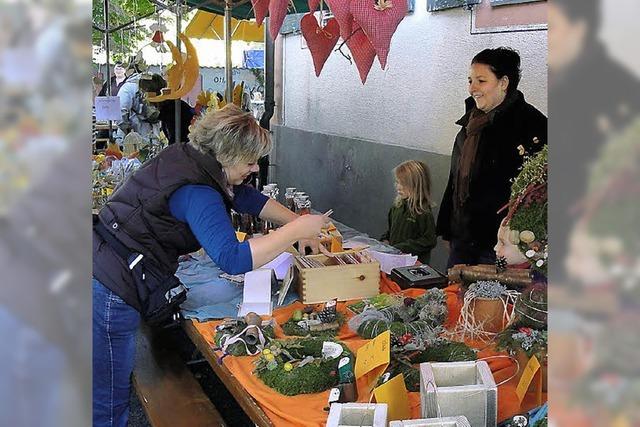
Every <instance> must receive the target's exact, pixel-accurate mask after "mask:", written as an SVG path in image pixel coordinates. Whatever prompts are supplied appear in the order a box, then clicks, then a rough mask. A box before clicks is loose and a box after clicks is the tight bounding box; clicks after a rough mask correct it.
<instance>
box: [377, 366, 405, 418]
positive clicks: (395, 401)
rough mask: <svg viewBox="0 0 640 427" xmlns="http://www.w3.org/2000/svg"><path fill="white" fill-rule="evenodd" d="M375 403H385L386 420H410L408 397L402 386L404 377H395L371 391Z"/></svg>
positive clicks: (403, 385)
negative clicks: (386, 407)
mask: <svg viewBox="0 0 640 427" xmlns="http://www.w3.org/2000/svg"><path fill="white" fill-rule="evenodd" d="M373 394H374V395H375V397H376V402H377V403H386V404H387V406H388V409H387V419H388V420H389V421H393V420H406V419H409V418H411V410H410V408H409V395H408V393H407V388H406V387H405V384H404V375H402V374H400V375H396V376H395V377H393V378H392V379H390V380H389V381H387V382H386V383H384V384H382V385H381V386H379V387H376V388H375V389H374V390H373Z"/></svg>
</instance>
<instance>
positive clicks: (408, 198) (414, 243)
mask: <svg viewBox="0 0 640 427" xmlns="http://www.w3.org/2000/svg"><path fill="white" fill-rule="evenodd" d="M393 174H394V176H395V185H396V191H397V193H398V195H397V197H396V200H395V202H394V204H393V206H392V207H391V209H389V224H388V229H387V232H386V233H384V234H383V235H382V237H381V238H380V240H382V241H383V242H385V243H389V244H391V245H392V246H394V247H396V248H397V249H399V250H401V251H402V252H404V253H410V254H413V255H417V256H418V259H419V260H420V261H421V262H423V263H428V262H429V260H430V258H431V249H433V248H434V247H435V245H436V231H435V229H436V226H435V221H434V219H433V214H432V213H431V204H432V203H431V176H430V173H429V168H428V167H427V165H425V164H424V163H422V162H419V161H417V160H409V161H406V162H404V163H401V164H400V165H398V166H396V167H395V168H394V169H393Z"/></svg>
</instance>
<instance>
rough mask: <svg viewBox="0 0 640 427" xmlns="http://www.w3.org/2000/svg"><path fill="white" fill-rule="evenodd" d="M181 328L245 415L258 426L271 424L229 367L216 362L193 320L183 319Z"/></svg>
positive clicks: (214, 355) (216, 357)
mask: <svg viewBox="0 0 640 427" xmlns="http://www.w3.org/2000/svg"><path fill="white" fill-rule="evenodd" d="M183 328H184V330H185V332H186V333H187V335H188V336H189V338H190V339H191V341H192V342H193V344H195V346H196V347H197V348H198V350H200V352H201V353H202V354H203V355H204V357H205V359H207V362H208V363H209V365H210V366H211V368H212V369H213V372H215V374H216V375H217V376H218V378H220V380H221V381H222V382H223V383H224V385H225V386H227V389H228V390H229V392H231V394H232V395H233V397H234V398H235V399H236V402H238V404H239V405H240V407H241V408H242V410H244V412H245V413H246V414H247V416H248V417H249V418H251V421H253V422H254V423H255V424H256V425H257V426H259V427H263V426H273V423H272V422H271V420H270V419H269V418H268V417H267V415H266V414H265V413H264V411H263V410H262V409H261V408H260V406H259V405H258V404H257V403H256V401H255V400H254V399H253V398H252V397H251V395H250V394H249V393H248V392H247V390H245V389H244V387H242V384H240V383H239V382H238V380H237V379H236V378H235V377H234V376H233V374H232V373H231V372H230V371H229V369H227V367H226V366H224V365H221V364H219V363H218V362H217V360H218V356H217V355H216V353H215V352H214V351H213V348H211V346H210V345H209V343H208V342H207V340H205V339H204V337H203V336H202V335H200V333H199V332H198V330H197V329H196V327H195V326H194V324H193V321H192V320H185V321H184V322H183Z"/></svg>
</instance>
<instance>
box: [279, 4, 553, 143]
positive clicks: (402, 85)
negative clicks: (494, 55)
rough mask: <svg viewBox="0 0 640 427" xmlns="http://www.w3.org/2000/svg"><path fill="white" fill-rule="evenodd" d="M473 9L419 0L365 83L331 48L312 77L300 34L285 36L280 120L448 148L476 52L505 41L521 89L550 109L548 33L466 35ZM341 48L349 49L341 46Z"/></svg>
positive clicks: (340, 132)
mask: <svg viewBox="0 0 640 427" xmlns="http://www.w3.org/2000/svg"><path fill="white" fill-rule="evenodd" d="M469 32H470V12H469V11H466V10H463V9H461V8H460V9H450V10H445V11H440V12H435V13H431V12H427V11H426V4H425V0H422V1H421V0H418V1H416V9H415V12H414V13H413V15H409V16H407V17H406V18H405V19H404V20H403V21H402V23H401V24H400V26H399V27H398V30H397V31H396V33H395V34H394V36H393V39H392V44H391V49H390V52H389V56H388V60H387V69H386V70H384V71H383V70H381V69H380V65H379V63H378V62H377V59H376V60H375V62H374V64H373V67H372V69H371V72H370V74H369V77H368V80H367V82H366V84H365V85H362V83H361V82H360V78H359V76H358V73H357V70H356V67H355V64H354V65H351V64H349V61H348V60H347V59H345V58H344V57H343V56H342V55H340V54H339V53H336V52H333V53H332V54H331V56H330V57H329V59H328V60H327V62H326V64H325V66H324V69H323V70H322V74H321V75H320V77H319V78H318V77H316V76H315V73H314V71H313V63H312V60H311V55H310V53H309V50H308V49H307V48H303V47H302V46H303V43H302V36H301V35H288V36H285V37H284V38H283V45H284V46H283V48H284V72H283V86H284V123H283V124H284V125H285V126H288V127H293V128H297V129H303V130H307V131H313V132H321V133H328V134H334V135H340V136H346V137H352V138H363V139H367V140H371V141H375V142H379V143H382V144H390V145H398V146H402V147H410V148H416V149H421V150H427V151H431V152H435V153H440V154H449V153H450V151H451V146H452V142H453V138H454V136H455V134H456V132H457V130H458V129H457V128H458V127H457V126H456V125H454V122H455V121H456V120H457V119H458V118H459V117H460V116H461V115H462V114H463V100H464V99H465V98H466V97H467V96H468V94H467V73H468V68H469V64H470V62H471V59H472V58H473V56H474V55H475V54H476V53H478V52H479V51H480V50H482V49H484V48H487V47H497V46H510V47H513V48H515V49H517V50H518V51H519V52H520V55H521V57H522V80H521V89H522V91H523V92H524V94H525V97H526V99H527V100H528V101H529V102H530V103H532V104H533V105H535V106H536V107H538V108H539V109H540V110H541V111H543V112H545V113H546V111H547V61H546V57H547V32H546V31H527V32H514V33H499V34H485V35H471V34H469ZM344 50H345V52H348V49H346V46H345V48H344Z"/></svg>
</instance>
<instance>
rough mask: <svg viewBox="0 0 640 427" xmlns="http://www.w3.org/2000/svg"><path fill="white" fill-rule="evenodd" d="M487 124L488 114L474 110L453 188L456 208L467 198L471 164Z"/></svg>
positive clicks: (467, 128)
mask: <svg viewBox="0 0 640 427" xmlns="http://www.w3.org/2000/svg"><path fill="white" fill-rule="evenodd" d="M487 124H489V114H486V113H484V112H482V111H481V110H479V109H477V108H474V109H473V111H471V116H470V117H469V122H468V123H467V126H466V131H467V136H466V138H465V140H464V144H463V146H462V154H461V156H460V162H459V163H458V176H457V179H456V187H455V200H456V201H457V203H458V206H462V204H463V203H464V202H465V200H467V197H469V182H470V181H471V172H472V169H473V163H474V161H475V159H476V154H477V152H478V142H479V141H480V134H481V133H482V130H483V129H484V128H485V127H486V126H487Z"/></svg>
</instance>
